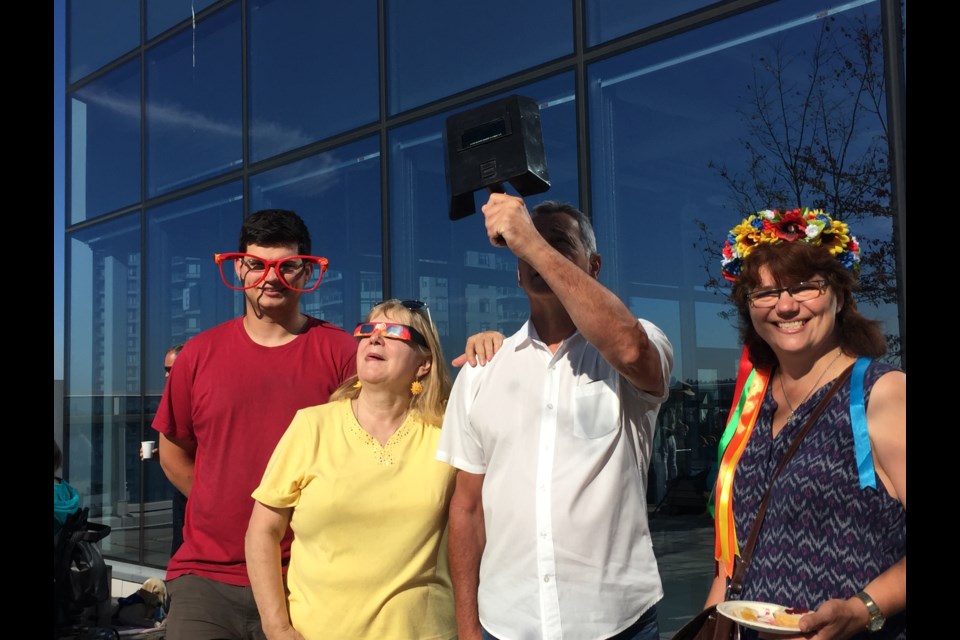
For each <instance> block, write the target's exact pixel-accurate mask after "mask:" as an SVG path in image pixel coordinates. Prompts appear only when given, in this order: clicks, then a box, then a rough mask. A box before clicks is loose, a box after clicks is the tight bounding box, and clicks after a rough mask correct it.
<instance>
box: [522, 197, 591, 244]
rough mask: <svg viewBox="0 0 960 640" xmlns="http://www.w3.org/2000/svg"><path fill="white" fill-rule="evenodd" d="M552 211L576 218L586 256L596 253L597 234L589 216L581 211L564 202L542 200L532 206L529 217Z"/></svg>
mask: <svg viewBox="0 0 960 640" xmlns="http://www.w3.org/2000/svg"><path fill="white" fill-rule="evenodd" d="M552 213H564V214H566V215H568V216H570V217H571V218H573V219H574V220H576V221H577V225H578V226H579V227H580V242H581V243H582V244H583V248H584V249H586V250H587V256H588V257H589V256H595V255H597V236H596V234H595V233H594V232H593V224H591V223H590V218H588V217H587V215H586V214H585V213H584V212H583V211H580V209H577V208H576V207H575V206H573V205H572V204H568V203H566V202H558V201H557V200H544V201H543V202H541V203H540V204H538V205H537V206H535V207H534V208H533V212H532V214H531V217H532V218H536V217H537V216H539V215H545V214H552Z"/></svg>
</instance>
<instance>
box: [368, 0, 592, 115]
mask: <svg viewBox="0 0 960 640" xmlns="http://www.w3.org/2000/svg"><path fill="white" fill-rule="evenodd" d="M386 14H387V17H386V21H387V27H386V28H387V43H388V51H387V56H388V57H387V64H388V67H387V86H388V87H389V91H390V96H389V104H390V106H389V109H390V113H391V114H396V113H399V112H401V111H406V110H407V109H411V108H413V107H416V106H419V105H422V104H425V103H427V102H430V101H432V100H436V99H438V98H442V97H444V96H447V95H450V94H453V93H457V92H458V91H463V90H465V89H469V88H471V87H476V86H478V85H481V84H483V83H485V82H489V81H491V80H494V79H497V78H501V77H503V76H506V75H509V74H511V73H516V72H518V71H522V70H524V69H528V68H530V67H533V66H536V65H538V64H541V63H543V62H547V61H548V60H553V59H554V58H558V57H561V56H564V55H569V54H571V53H573V7H572V4H571V3H570V2H554V1H551V0H527V1H526V2H514V1H511V0H491V1H490V2H485V3H483V5H476V4H473V3H462V2H445V1H444V0H388V1H387V3H386ZM424 16H427V18H426V19H425V18H424ZM533 25H535V28H533V27H532V26H533Z"/></svg>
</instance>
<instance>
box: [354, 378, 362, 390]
mask: <svg viewBox="0 0 960 640" xmlns="http://www.w3.org/2000/svg"><path fill="white" fill-rule="evenodd" d="M362 386H363V383H362V382H360V381H359V380H357V381H356V382H354V383H353V388H354V389H359V388H360V387H362Z"/></svg>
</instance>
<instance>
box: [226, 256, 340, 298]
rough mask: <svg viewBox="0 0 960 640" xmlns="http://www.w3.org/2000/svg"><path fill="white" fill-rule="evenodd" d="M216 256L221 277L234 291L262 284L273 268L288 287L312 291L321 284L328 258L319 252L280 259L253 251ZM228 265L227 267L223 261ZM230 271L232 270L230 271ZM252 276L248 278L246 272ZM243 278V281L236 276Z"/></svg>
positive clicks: (295, 289)
mask: <svg viewBox="0 0 960 640" xmlns="http://www.w3.org/2000/svg"><path fill="white" fill-rule="evenodd" d="M213 260H214V262H216V263H217V266H219V267H220V277H221V278H223V283H224V284H225V285H227V287H229V288H230V289H233V290H234V291H243V290H245V289H252V288H253V287H256V286H259V285H260V284H261V283H262V282H263V281H264V280H266V279H267V274H269V273H270V270H271V269H273V270H274V271H275V272H276V274H277V279H278V280H279V281H280V282H281V283H282V284H283V286H285V287H286V288H287V289H291V290H293V291H299V292H301V293H309V292H311V291H313V290H315V289H316V288H317V287H319V286H320V281H321V280H323V274H324V272H325V271H326V270H327V266H328V265H329V263H330V262H329V260H327V259H326V258H320V257H318V256H290V257H288V258H280V259H279V260H267V259H265V258H261V257H260V256H255V255H253V254H252V253H215V254H213ZM225 264H226V265H234V268H233V269H231V268H230V267H229V266H228V267H227V268H226V271H224V265H225ZM228 272H229V273H228ZM250 275H252V276H253V279H252V280H251V281H249V282H248V281H247V276H250ZM236 278H240V285H239V286H238V285H236V284H234V283H233V280H234V279H236Z"/></svg>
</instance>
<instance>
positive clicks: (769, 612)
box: [717, 600, 812, 635]
mask: <svg viewBox="0 0 960 640" xmlns="http://www.w3.org/2000/svg"><path fill="white" fill-rule="evenodd" d="M787 608H788V607H784V606H781V605H779V604H771V603H769V602H752V601H750V600H727V601H726V602H721V603H720V604H718V605H717V611H719V612H720V613H722V614H723V615H725V616H727V617H728V618H730V619H731V620H733V621H734V622H736V623H737V624H740V625H742V626H744V627H748V628H750V629H756V630H757V631H766V632H767V633H776V634H780V635H795V634H797V633H800V628H799V627H784V626H781V625H778V624H773V623H772V622H763V620H773V616H774V614H777V613H780V612H781V611H783V610H785V609H787ZM743 609H749V610H751V611H752V612H753V613H755V614H756V615H757V617H758V618H760V620H747V619H745V618H744V617H743V616H742V615H741V611H742V610H743ZM808 613H812V612H808Z"/></svg>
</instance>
